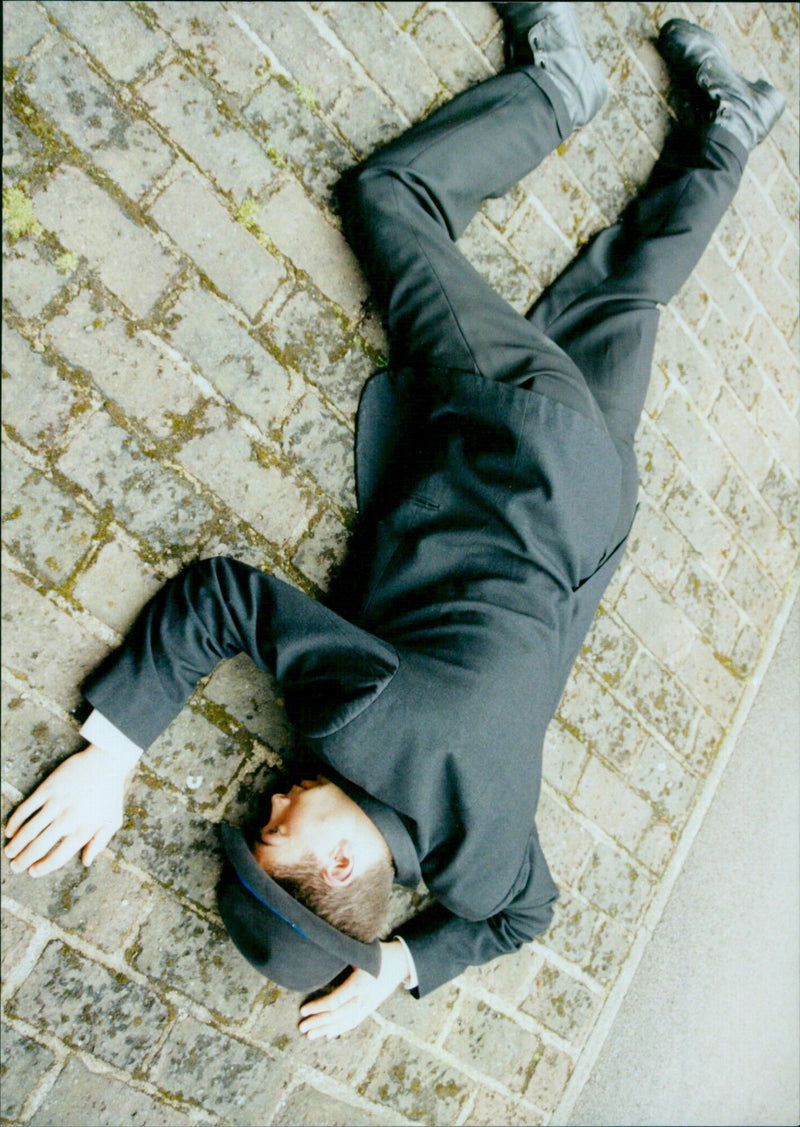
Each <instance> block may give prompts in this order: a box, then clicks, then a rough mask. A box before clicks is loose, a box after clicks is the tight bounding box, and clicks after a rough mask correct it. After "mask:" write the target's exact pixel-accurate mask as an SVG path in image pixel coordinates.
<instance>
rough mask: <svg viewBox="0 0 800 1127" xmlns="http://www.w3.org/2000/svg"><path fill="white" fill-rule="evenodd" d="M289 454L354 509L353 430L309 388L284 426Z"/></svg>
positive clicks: (344, 503) (285, 449) (340, 501)
mask: <svg viewBox="0 0 800 1127" xmlns="http://www.w3.org/2000/svg"><path fill="white" fill-rule="evenodd" d="M281 446H282V448H283V451H284V453H285V454H286V456H287V458H289V459H290V460H291V461H292V462H294V463H295V464H296V465H297V466H298V468H300V469H302V470H303V471H305V472H306V473H310V474H311V475H312V476H313V477H314V479H315V480H316V481H317V482H318V483H319V485H321V486H322V488H323V489H324V490H325V491H326V492H327V493H328V494H329V495H330V496H331V497H333V498H334V500H335V501H336V502H337V503H338V504H339V505H341V506H342V507H343V508H345V509H350V510H351V511H354V510H355V507H356V498H355V476H354V467H353V432H352V431H351V430H350V429H349V428H348V427H346V426H345V424H344V423H343V422H341V420H340V419H338V418H336V416H335V415H333V414H332V412H331V411H330V410H329V409H328V408H327V407H326V406H325V405H324V404H323V403H321V402H320V400H319V398H318V396H317V395H315V394H314V392H313V391H309V392H308V393H307V394H306V395H305V396H304V397H303V398H302V400H301V401H300V403H299V404H298V405H297V407H295V409H294V410H293V412H292V414H291V415H290V416H289V419H288V420H287V422H286V424H285V425H284V428H283V436H282V442H281Z"/></svg>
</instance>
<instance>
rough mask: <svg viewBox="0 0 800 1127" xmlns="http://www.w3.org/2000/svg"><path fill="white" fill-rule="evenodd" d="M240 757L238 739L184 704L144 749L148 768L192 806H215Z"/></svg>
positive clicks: (223, 792)
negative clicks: (190, 801)
mask: <svg viewBox="0 0 800 1127" xmlns="http://www.w3.org/2000/svg"><path fill="white" fill-rule="evenodd" d="M243 760H244V749H243V747H242V745H241V742H240V741H238V740H236V739H235V738H234V737H232V736H230V735H228V734H227V733H225V732H222V731H220V729H219V728H217V727H215V726H214V725H213V724H211V723H209V721H208V720H206V719H205V717H203V716H201V715H199V713H197V712H195V711H194V710H193V709H190V708H185V709H183V711H182V712H181V714H180V715H179V716H178V717H177V718H176V719H175V720H174V721H173V722H172V724H170V726H169V728H168V729H167V730H166V732H164V733H163V735H161V736H159V738H158V739H157V740H156V741H155V743H154V744H153V745H152V746H151V747H150V748H149V750H148V752H147V765H148V767H149V768H150V770H151V771H154V772H155V773H156V774H157V775H160V776H161V777H162V778H165V779H167V780H168V781H169V782H170V783H171V784H172V785H173V786H174V787H175V789H176V790H177V791H180V792H182V793H183V794H184V795H186V796H187V797H190V798H191V799H192V803H193V804H194V805H195V806H199V807H203V806H216V804H217V803H218V802H219V800H220V798H222V797H223V796H224V794H225V793H226V791H227V789H228V786H229V785H230V782H231V779H232V778H233V776H234V775H235V774H236V772H237V771H238V769H239V767H240V766H241V764H242V762H243Z"/></svg>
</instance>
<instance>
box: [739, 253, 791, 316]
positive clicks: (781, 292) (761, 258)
mask: <svg viewBox="0 0 800 1127" xmlns="http://www.w3.org/2000/svg"><path fill="white" fill-rule="evenodd" d="M795 250H796V248H795ZM741 270H742V275H743V277H744V278H745V279H746V281H748V282H749V283H750V285H751V286H752V288H753V292H754V294H755V296H756V299H757V300H759V301H760V302H761V304H762V305H763V306H764V307H765V308H766V309H768V310H769V316H770V319H771V320H772V321H773V322H774V323H775V325H776V326H777V328H778V329H779V331H780V332H782V333H783V335H784V336H785V337H787V338H788V337H789V335H790V334H791V331H792V328H793V327H794V325H795V323H796V321H797V290H796V288H793V287H792V286H790V285H789V283H788V282H786V281H784V279H783V278H782V277H781V275H780V274H779V273H778V271H777V269H776V268H775V257H774V256H773V255H772V254H770V253H769V252H768V251H766V250H764V248H763V247H761V246H758V245H753V244H749V245H748V248H747V253H746V254H745V256H744V258H743V260H742V265H741Z"/></svg>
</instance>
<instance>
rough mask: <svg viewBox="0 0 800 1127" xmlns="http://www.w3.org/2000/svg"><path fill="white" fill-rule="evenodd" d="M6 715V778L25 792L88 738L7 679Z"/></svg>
mask: <svg viewBox="0 0 800 1127" xmlns="http://www.w3.org/2000/svg"><path fill="white" fill-rule="evenodd" d="M2 715H3V721H2V725H3V727H2V734H3V774H4V778H5V779H6V780H7V781H8V782H9V783H11V784H12V786H15V787H16V788H17V790H19V791H20V792H21V793H22V794H27V793H28V792H29V791H31V790H32V789H33V787H34V786H35V785H37V784H38V783H40V782H41V781H42V779H43V778H44V776H45V775H47V774H49V772H50V771H52V769H53V768H54V767H55V766H56V765H57V764H58V763H60V762H61V760H62V759H66V757H67V756H68V755H71V754H72V753H73V751H78V750H79V749H80V748H81V747H82V746H83V744H84V742H85V741H84V740H82V739H81V737H80V736H79V735H78V731H77V728H74V727H73V726H72V725H70V724H68V723H67V722H66V721H64V720H62V719H61V718H60V717H58V716H55V715H53V713H52V712H49V711H48V710H47V709H46V708H44V706H43V705H41V704H38V703H37V702H36V701H33V700H31V699H30V698H29V697H28V696H27V695H26V694H25V693H24V692H20V691H19V690H16V689H13V688H12V687H11V686H10V685H7V684H5V683H3V686H2Z"/></svg>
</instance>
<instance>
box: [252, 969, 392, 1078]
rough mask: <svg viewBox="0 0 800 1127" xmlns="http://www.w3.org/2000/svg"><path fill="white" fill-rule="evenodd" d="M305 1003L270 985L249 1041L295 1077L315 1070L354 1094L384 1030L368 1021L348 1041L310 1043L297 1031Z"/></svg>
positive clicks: (297, 994)
mask: <svg viewBox="0 0 800 1127" xmlns="http://www.w3.org/2000/svg"><path fill="white" fill-rule="evenodd" d="M303 1000H304V998H303V995H302V994H299V993H297V992H296V991H293V990H283V989H282V988H281V987H278V986H273V985H272V984H269V985H268V986H267V995H266V999H265V1004H264V1005H263V1006H262V1007H261V1009H260V1012H258V1014H257V1016H256V1018H255V1019H254V1020H253V1021H251V1022H250V1024H249V1025H248V1038H249V1039H250V1040H253V1041H256V1042H258V1043H260V1044H261V1045H263V1046H264V1047H265V1049H266V1050H267V1052H269V1053H270V1055H272V1056H277V1055H278V1054H280V1057H281V1058H282V1060H283V1061H284V1062H285V1064H286V1066H287V1068H288V1069H289V1071H290V1072H291V1074H292V1075H294V1076H296V1075H297V1074H298V1073H299V1072H300V1071H306V1070H307V1069H313V1070H314V1071H315V1072H316V1073H317V1074H318V1075H319V1074H324V1075H325V1076H328V1077H330V1078H331V1079H332V1080H335V1081H337V1082H338V1083H339V1084H340V1085H347V1086H348V1087H349V1088H350V1089H351V1090H352V1089H353V1088H354V1087H355V1086H356V1084H357V1083H358V1081H359V1080H360V1079H361V1078H362V1077H363V1074H364V1072H365V1070H366V1068H367V1062H369V1061H372V1060H374V1059H375V1057H376V1055H377V1052H378V1044H379V1042H380V1040H381V1038H382V1036H383V1030H381V1029H379V1028H378V1026H377V1025H376V1023H375V1022H374V1021H369V1020H368V1021H364V1022H362V1023H361V1024H360V1025H358V1026H357V1027H356V1028H355V1029H353V1030H351V1031H350V1032H349V1033H348V1034H347V1036H346V1037H341V1038H336V1039H335V1040H334V1041H328V1040H327V1039H323V1040H320V1041H309V1040H308V1038H307V1037H304V1036H302V1034H301V1033H299V1032H298V1029H297V1023H298V1021H299V1008H300V1005H301V1003H302V1002H303ZM412 1001H413V999H412Z"/></svg>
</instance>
